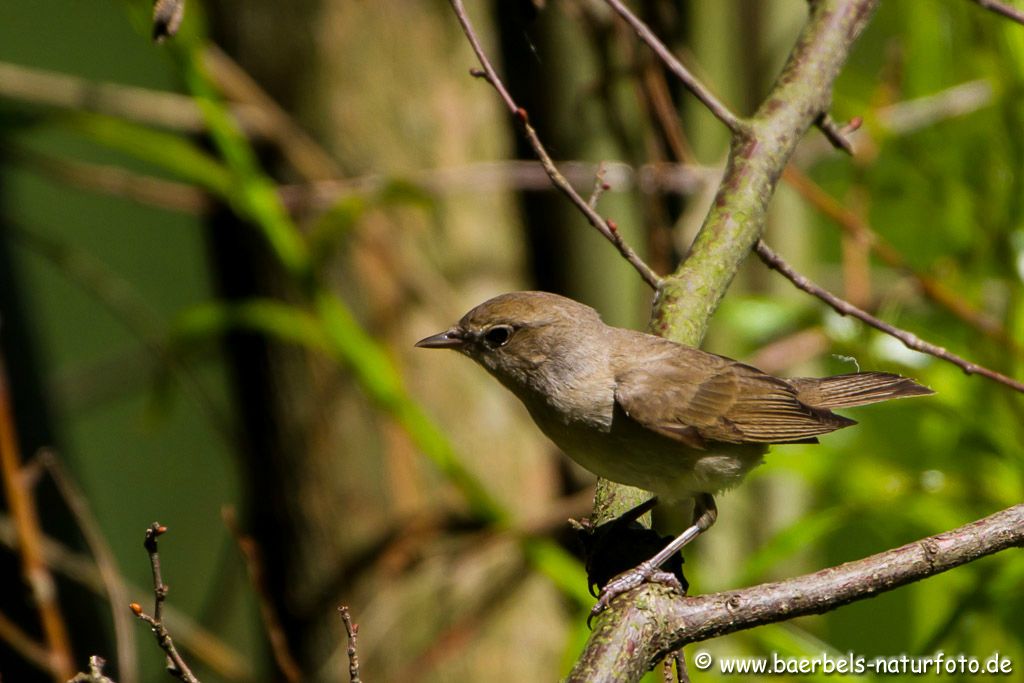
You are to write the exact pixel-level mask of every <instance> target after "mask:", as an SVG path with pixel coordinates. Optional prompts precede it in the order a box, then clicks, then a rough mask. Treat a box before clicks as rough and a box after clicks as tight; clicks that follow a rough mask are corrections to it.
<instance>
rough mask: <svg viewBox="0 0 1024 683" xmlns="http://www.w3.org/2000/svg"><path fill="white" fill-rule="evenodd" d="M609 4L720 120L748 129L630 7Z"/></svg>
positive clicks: (615, 0) (737, 128)
mask: <svg viewBox="0 0 1024 683" xmlns="http://www.w3.org/2000/svg"><path fill="white" fill-rule="evenodd" d="M605 2H607V3H608V5H609V6H610V7H611V8H612V9H613V10H615V12H616V13H618V15H619V16H620V17H622V18H623V19H625V21H626V23H627V24H629V25H630V26H631V27H632V28H633V30H634V31H636V34H637V36H639V37H640V40H642V41H644V42H645V43H646V44H647V46H648V47H650V48H651V50H653V51H654V53H655V54H656V55H658V57H659V58H660V59H661V61H662V62H664V63H665V66H666V67H668V69H669V71H671V72H672V73H673V74H675V76H676V78H678V79H679V80H680V81H682V83H683V85H685V86H686V87H687V89H688V90H689V91H690V92H692V93H693V94H694V95H695V96H696V97H697V99H698V100H700V101H701V102H702V103H703V104H704V106H705V107H707V108H708V110H709V111H710V112H711V113H712V114H714V115H715V118H717V119H718V120H719V121H721V122H722V123H724V124H725V125H726V127H727V128H728V129H729V130H730V131H732V132H733V133H734V134H742V133H745V132H746V130H747V124H746V122H744V121H743V120H742V119H740V118H739V117H738V116H736V115H735V114H733V113H732V111H731V110H730V109H729V108H728V107H726V106H725V105H724V104H723V103H722V101H721V100H719V99H718V98H717V97H715V96H714V94H712V92H711V91H710V90H709V89H708V88H707V86H705V85H704V84H703V83H701V82H700V80H698V79H697V77H695V76H694V75H693V74H692V73H690V70H689V69H687V68H686V67H685V66H683V63H682V62H680V61H679V60H678V59H676V56H675V55H674V54H672V52H671V50H669V49H668V48H667V47H666V46H665V44H664V43H663V42H661V40H660V39H659V38H658V37H657V36H656V35H654V32H653V31H651V29H650V28H649V27H648V26H647V24H645V23H644V22H643V21H641V20H640V18H639V17H637V16H636V15H635V14H633V13H632V12H631V11H630V10H629V8H628V7H626V6H625V5H624V4H622V3H621V2H620V1H619V0H605Z"/></svg>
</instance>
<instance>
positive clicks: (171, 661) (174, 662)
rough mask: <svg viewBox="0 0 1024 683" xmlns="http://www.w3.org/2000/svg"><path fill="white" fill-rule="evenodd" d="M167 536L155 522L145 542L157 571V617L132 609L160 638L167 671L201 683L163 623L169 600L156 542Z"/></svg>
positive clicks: (137, 607)
mask: <svg viewBox="0 0 1024 683" xmlns="http://www.w3.org/2000/svg"><path fill="white" fill-rule="evenodd" d="M165 533H167V527H165V526H163V525H162V524H160V523H159V522H153V523H152V524H150V525H149V527H147V528H146V539H145V541H144V542H143V545H144V546H145V547H146V552H147V553H148V554H149V564H150V567H151V568H152V570H153V601H154V607H153V615H152V616H150V615H148V614H146V613H145V612H144V611H143V610H142V605H140V604H139V603H137V602H133V603H131V604H130V605H129V606H128V607H129V608H130V609H131V611H132V613H133V614H134V615H135V616H137V617H138V618H139V619H141V620H142V621H144V622H146V623H147V624H149V627H150V629H152V631H153V635H154V636H155V637H156V642H157V644H159V645H160V649H162V650H163V651H164V652H165V653H166V654H167V669H168V670H169V671H170V672H171V674H172V675H174V676H176V677H178V678H180V679H181V680H183V681H185V683H199V679H198V678H196V677H195V675H194V674H193V673H192V670H191V669H189V668H188V664H186V663H185V660H184V659H183V658H182V656H181V653H179V652H178V648H176V647H175V646H174V639H173V638H172V637H171V633H170V631H168V630H167V626H166V625H164V622H163V613H164V601H165V600H167V584H165V583H164V579H163V575H162V572H161V570H160V553H159V551H158V549H157V542H156V539H157V538H158V537H159V536H162V535H163V534H165Z"/></svg>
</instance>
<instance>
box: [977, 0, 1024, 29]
mask: <svg viewBox="0 0 1024 683" xmlns="http://www.w3.org/2000/svg"><path fill="white" fill-rule="evenodd" d="M972 2H974V4H976V5H979V6H981V7H984V8H985V9H987V10H988V11H990V12H995V13H996V14H1001V15H1002V16H1004V17H1006V18H1007V19H1012V20H1013V21H1016V22H1017V23H1018V24H1024V10H1019V9H1017V8H1016V7H1011V6H1010V5H1008V4H1006V3H1005V2H999V0H972Z"/></svg>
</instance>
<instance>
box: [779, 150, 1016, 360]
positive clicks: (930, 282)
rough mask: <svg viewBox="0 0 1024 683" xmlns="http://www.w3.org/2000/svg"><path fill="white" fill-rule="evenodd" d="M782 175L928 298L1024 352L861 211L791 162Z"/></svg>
mask: <svg viewBox="0 0 1024 683" xmlns="http://www.w3.org/2000/svg"><path fill="white" fill-rule="evenodd" d="M782 178H783V180H785V181H786V184H787V185H789V186H790V187H791V188H793V189H794V190H796V192H797V193H798V194H799V195H800V196H801V197H803V198H804V199H805V200H806V201H807V202H808V203H809V204H811V206H813V207H814V208H815V209H817V210H818V211H820V212H821V213H822V214H824V215H825V216H827V217H829V218H831V219H832V220H833V221H835V223H836V225H838V226H839V228H840V229H842V230H843V231H844V232H846V233H847V234H848V235H850V236H851V237H852V238H853V239H855V240H859V241H861V242H865V243H867V244H868V245H869V246H870V247H871V250H872V251H873V252H874V253H875V254H876V255H877V256H878V257H879V258H880V259H881V260H882V261H884V262H885V263H886V264H888V265H889V266H891V267H893V268H896V269H898V270H900V271H902V272H903V273H905V274H906V275H907V276H909V277H910V278H912V279H913V280H914V281H915V282H916V283H917V286H918V287H919V288H920V289H921V293H922V294H924V296H925V297H927V298H928V299H929V300H931V301H932V302H934V303H936V304H937V305H939V306H941V307H942V308H944V309H945V310H947V311H949V312H950V313H952V314H953V315H954V316H956V317H957V318H959V319H960V320H962V321H963V322H965V323H967V324H968V325H970V326H971V327H973V328H974V329H976V330H978V331H979V332H981V333H982V334H984V335H986V336H988V337H991V338H992V339H994V340H995V341H997V342H999V343H1000V344H1002V345H1004V346H1006V347H1007V348H1009V349H1011V350H1012V351H1013V352H1014V353H1017V354H1022V353H1024V347H1022V346H1021V344H1020V342H1018V341H1017V340H1016V339H1014V338H1013V337H1011V336H1010V334H1009V333H1008V332H1007V331H1006V328H1005V327H1003V325H1002V324H1001V323H1000V322H999V321H998V320H996V319H995V318H993V317H991V316H989V315H986V314H985V313H983V312H981V311H979V310H977V309H975V308H974V307H973V306H971V305H970V304H968V303H967V302H966V301H965V300H964V298H963V297H962V296H959V295H958V294H957V293H956V292H953V291H951V290H950V289H949V287H947V286H946V285H945V284H944V283H943V282H941V281H939V280H937V279H935V278H933V277H931V276H930V275H927V274H925V273H921V272H918V271H917V270H915V269H914V268H912V267H911V266H910V264H909V263H907V260H906V258H904V256H903V255H902V254H901V253H900V252H899V251H898V250H897V249H896V248H895V247H893V246H892V244H890V243H889V242H888V241H887V240H886V239H885V238H884V237H882V235H880V234H879V233H877V232H876V231H875V230H874V229H873V228H872V227H871V226H870V225H868V224H867V223H866V222H865V221H864V219H863V218H861V216H860V215H859V214H857V213H856V212H854V211H851V210H850V209H848V208H846V207H845V206H843V205H842V204H840V203H839V201H837V200H836V199H835V198H834V197H832V195H830V194H828V193H827V192H825V190H823V189H822V188H821V186H820V185H818V184H817V183H815V182H814V181H813V180H811V179H810V178H809V177H807V175H806V174H804V173H803V172H802V171H800V170H798V169H797V168H796V167H795V166H793V165H789V166H787V167H786V170H785V171H783V173H782Z"/></svg>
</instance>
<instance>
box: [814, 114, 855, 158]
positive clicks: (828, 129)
mask: <svg viewBox="0 0 1024 683" xmlns="http://www.w3.org/2000/svg"><path fill="white" fill-rule="evenodd" d="M814 123H815V125H817V126H818V129H819V130H820V131H821V132H822V133H823V134H824V135H825V138H827V139H828V141H829V142H831V143H832V146H833V147H835V148H836V149H841V150H842V151H844V152H846V153H847V154H849V155H850V156H853V143H852V142H850V138H848V137H847V134H848V133H852V132H853V131H855V130H857V129H858V128H860V125H861V119H859V118H856V119H853V120H852V121H850V122H849V123H848V124H846V125H845V126H841V125H839V124H838V123H836V122H835V120H834V119H833V118H832V117H831V116H829V115H828V114H827V113H825V114H822V115H821V116H819V117H818V120H817V121H815V122H814Z"/></svg>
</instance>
